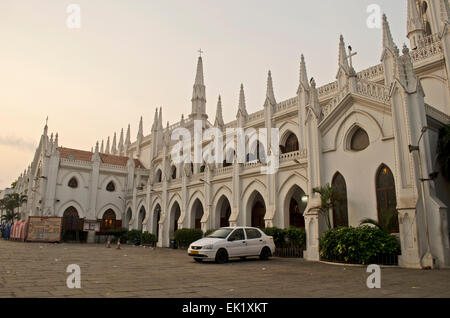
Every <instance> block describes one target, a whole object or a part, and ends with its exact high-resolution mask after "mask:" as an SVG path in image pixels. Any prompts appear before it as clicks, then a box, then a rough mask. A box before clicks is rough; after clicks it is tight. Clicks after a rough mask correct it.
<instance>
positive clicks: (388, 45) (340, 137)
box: [14, 0, 450, 268]
mask: <svg viewBox="0 0 450 318" xmlns="http://www.w3.org/2000/svg"><path fill="white" fill-rule="evenodd" d="M449 21H450V8H449V4H448V1H447V0H426V1H421V0H417V1H416V0H408V25H407V37H408V39H409V41H410V46H411V50H410V49H408V48H407V47H406V46H404V47H403V48H398V47H397V46H396V44H395V43H394V41H393V38H392V35H391V31H390V27H389V23H388V20H387V18H386V16H383V27H382V32H383V40H382V43H381V44H380V45H382V48H383V53H382V56H381V63H379V64H376V65H374V66H373V67H371V68H369V69H366V70H362V71H356V70H355V69H354V67H353V65H352V51H351V48H350V47H349V48H348V49H347V48H346V45H345V43H344V38H343V37H342V36H341V37H340V39H339V45H338V61H337V62H338V63H337V76H336V80H335V81H333V82H331V83H329V84H327V85H325V86H322V87H316V84H315V80H314V79H313V78H311V79H310V78H309V77H308V75H307V65H306V62H305V58H304V57H303V55H302V56H301V60H300V76H299V85H298V90H297V92H294V94H293V96H292V98H290V99H288V100H284V101H277V100H276V98H275V93H274V90H273V85H272V74H271V73H270V72H269V74H268V78H267V91H266V101H265V103H264V105H262V108H261V110H260V111H258V112H256V113H250V114H249V113H248V112H247V109H246V101H245V91H244V86H243V85H241V89H240V93H239V100H238V107H237V115H236V120H234V121H232V122H229V123H225V122H224V120H223V118H222V101H221V99H220V97H219V100H218V103H217V110H216V117H215V119H214V120H213V121H210V120H208V116H207V115H206V97H205V90H206V85H205V82H204V78H203V59H202V57H199V59H198V63H197V73H196V77H195V83H194V87H193V96H192V100H191V102H192V111H191V114H189V116H188V117H187V118H183V117H182V118H181V120H180V121H179V122H177V123H175V124H172V125H169V123H167V125H166V126H165V127H164V125H163V122H162V109H159V110H158V109H157V110H156V112H155V116H154V120H153V125H152V128H151V133H150V134H148V135H145V134H144V129H143V120H142V118H141V121H140V123H139V129H138V134H137V137H136V140H134V141H132V140H131V133H130V126H128V129H127V130H126V132H125V134H124V130H123V129H122V131H121V133H120V135H119V138H117V136H116V134H114V137H113V139H112V141H111V142H110V139H109V138H108V140H107V142H106V145H105V144H104V143H103V142H101V144H99V143H98V142H97V144H96V146H95V147H93V148H92V150H91V151H82V150H77V149H70V148H63V147H59V141H58V135H57V134H56V135H55V136H53V134H52V135H50V136H49V133H48V127H47V125H46V126H45V128H44V132H43V134H42V136H41V139H40V144H39V146H38V148H37V150H36V153H35V157H34V159H33V161H32V163H31V165H30V166H29V167H28V169H26V170H25V171H24V172H23V174H21V176H20V177H19V178H18V182H17V185H16V188H15V190H14V191H16V192H20V193H22V194H26V195H27V196H28V202H27V203H26V204H24V205H23V206H22V207H21V210H20V212H21V215H22V218H23V219H26V218H28V217H29V216H58V217H64V218H65V219H67V220H68V221H63V224H65V226H67V227H70V226H74V225H73V224H74V220H75V224H79V222H82V221H83V220H84V221H95V220H100V221H101V227H102V229H110V228H114V227H125V228H128V229H138V230H142V231H148V232H151V233H153V234H155V235H157V237H158V246H161V247H168V246H169V244H170V239H171V238H173V233H174V231H176V230H177V229H180V228H201V229H202V230H203V231H206V230H210V229H215V228H219V227H221V226H237V225H247V226H257V227H261V228H262V227H272V226H276V227H280V228H286V227H289V226H291V225H293V226H298V227H304V228H305V229H306V233H307V249H306V251H305V253H304V256H305V258H306V259H308V260H319V237H320V235H321V234H322V233H323V232H324V231H326V230H327V228H328V225H327V221H326V217H325V216H324V215H323V214H322V213H320V211H319V207H320V204H321V201H320V196H319V195H318V194H317V193H315V192H314V191H313V189H314V188H317V187H321V186H325V185H326V184H330V185H332V186H333V187H334V188H335V189H336V191H337V192H338V193H339V204H337V205H336V207H335V208H334V209H333V211H330V220H331V226H333V227H335V226H359V224H360V222H361V220H362V219H365V218H371V219H375V220H378V221H379V222H380V223H383V222H387V224H388V227H389V230H390V231H391V232H392V233H398V236H399V238H400V241H401V249H402V254H401V256H400V258H399V264H400V265H401V266H404V267H411V268H421V267H424V266H432V267H444V266H449V265H450V248H449V227H448V218H449V210H448V207H449V206H450V183H449V181H447V180H445V179H444V178H443V177H442V176H441V175H438V176H437V178H435V177H430V175H431V176H433V172H438V171H439V166H438V165H437V163H436V160H435V157H436V148H437V140H438V131H439V129H440V128H441V127H443V126H444V125H448V124H449V123H450V81H449V75H450V30H449ZM198 122H200V123H201V128H202V129H203V131H205V132H206V131H207V129H209V128H211V127H215V128H217V129H219V130H220V131H222V132H223V138H224V140H223V153H224V156H223V158H222V159H223V160H221V162H220V163H218V162H216V163H207V162H204V163H203V162H195V161H194V162H192V163H191V162H184V163H183V162H182V163H179V162H175V161H174V160H173V158H172V157H173V152H172V150H173V147H174V146H175V144H176V142H175V141H174V140H172V134H173V132H174V131H176V130H177V129H180V128H184V129H186V130H187V131H190V132H191V133H192V135H194V126H195V123H198ZM232 128H244V129H249V128H254V129H255V130H256V131H257V130H258V129H259V128H276V129H278V134H279V148H277V149H274V148H273V147H271V146H267V145H271V142H270V141H271V138H272V137H273V138H275V136H272V133H271V130H268V133H267V135H266V136H265V137H264V138H265V140H264V141H265V142H259V141H256V142H255V143H250V142H248V143H247V144H246V146H245V154H246V156H245V161H244V162H238V160H236V158H237V156H236V142H235V140H236V138H237V137H236V133H235V132H233V130H232ZM250 131H251V130H250ZM250 139H251V138H250ZM277 139H278V138H277ZM213 140H214V139H213V138H209V139H208V138H203V141H202V143H201V147H202V148H203V149H205V148H206V147H209V146H210V145H211V144H212V143H213V142H214V141H213ZM226 140H231V142H226ZM192 147H195V143H194V145H193V146H192ZM261 154H262V155H261ZM273 155H276V156H277V157H276V158H277V164H278V169H277V170H276V172H274V173H262V172H261V168H262V167H264V166H265V165H266V164H267V163H266V162H265V160H266V159H267V158H266V156H273ZM71 224H72V225H71ZM76 226H77V225H75V227H76ZM91 239H92V237H91Z"/></svg>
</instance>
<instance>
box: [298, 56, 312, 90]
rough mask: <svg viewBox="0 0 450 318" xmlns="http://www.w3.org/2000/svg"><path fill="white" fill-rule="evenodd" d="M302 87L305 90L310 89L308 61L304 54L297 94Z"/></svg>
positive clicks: (301, 60) (301, 61)
mask: <svg viewBox="0 0 450 318" xmlns="http://www.w3.org/2000/svg"><path fill="white" fill-rule="evenodd" d="M301 87H303V89H305V90H309V82H308V73H307V72H306V62H305V57H304V56H303V54H302V55H301V57H300V77H299V86H298V90H297V94H298V93H299V91H300V88H301Z"/></svg>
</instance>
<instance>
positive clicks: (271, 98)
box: [265, 71, 277, 106]
mask: <svg viewBox="0 0 450 318" xmlns="http://www.w3.org/2000/svg"><path fill="white" fill-rule="evenodd" d="M268 104H269V105H271V106H275V105H276V104H277V101H276V100H275V94H274V93H273V81H272V72H271V71H269V73H268V75H267V89H266V103H265V106H268Z"/></svg>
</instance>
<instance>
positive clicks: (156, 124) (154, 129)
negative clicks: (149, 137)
mask: <svg viewBox="0 0 450 318" xmlns="http://www.w3.org/2000/svg"><path fill="white" fill-rule="evenodd" d="M157 129H158V107H157V108H156V109H155V118H154V119H153V125H152V132H153V131H156V130H157Z"/></svg>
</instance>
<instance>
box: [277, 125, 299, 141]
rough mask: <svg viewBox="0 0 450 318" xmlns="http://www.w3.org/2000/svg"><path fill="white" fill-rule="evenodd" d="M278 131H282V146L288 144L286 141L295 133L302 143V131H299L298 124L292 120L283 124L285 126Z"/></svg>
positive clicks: (281, 126)
mask: <svg viewBox="0 0 450 318" xmlns="http://www.w3.org/2000/svg"><path fill="white" fill-rule="evenodd" d="M278 129H279V131H280V145H282V144H284V143H285V142H286V139H287V137H288V136H289V134H290V133H293V134H294V135H295V136H297V139H298V140H299V141H300V131H299V129H298V124H296V123H295V122H293V121H292V120H288V121H285V122H283V124H281V125H280V127H279V128H278Z"/></svg>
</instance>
